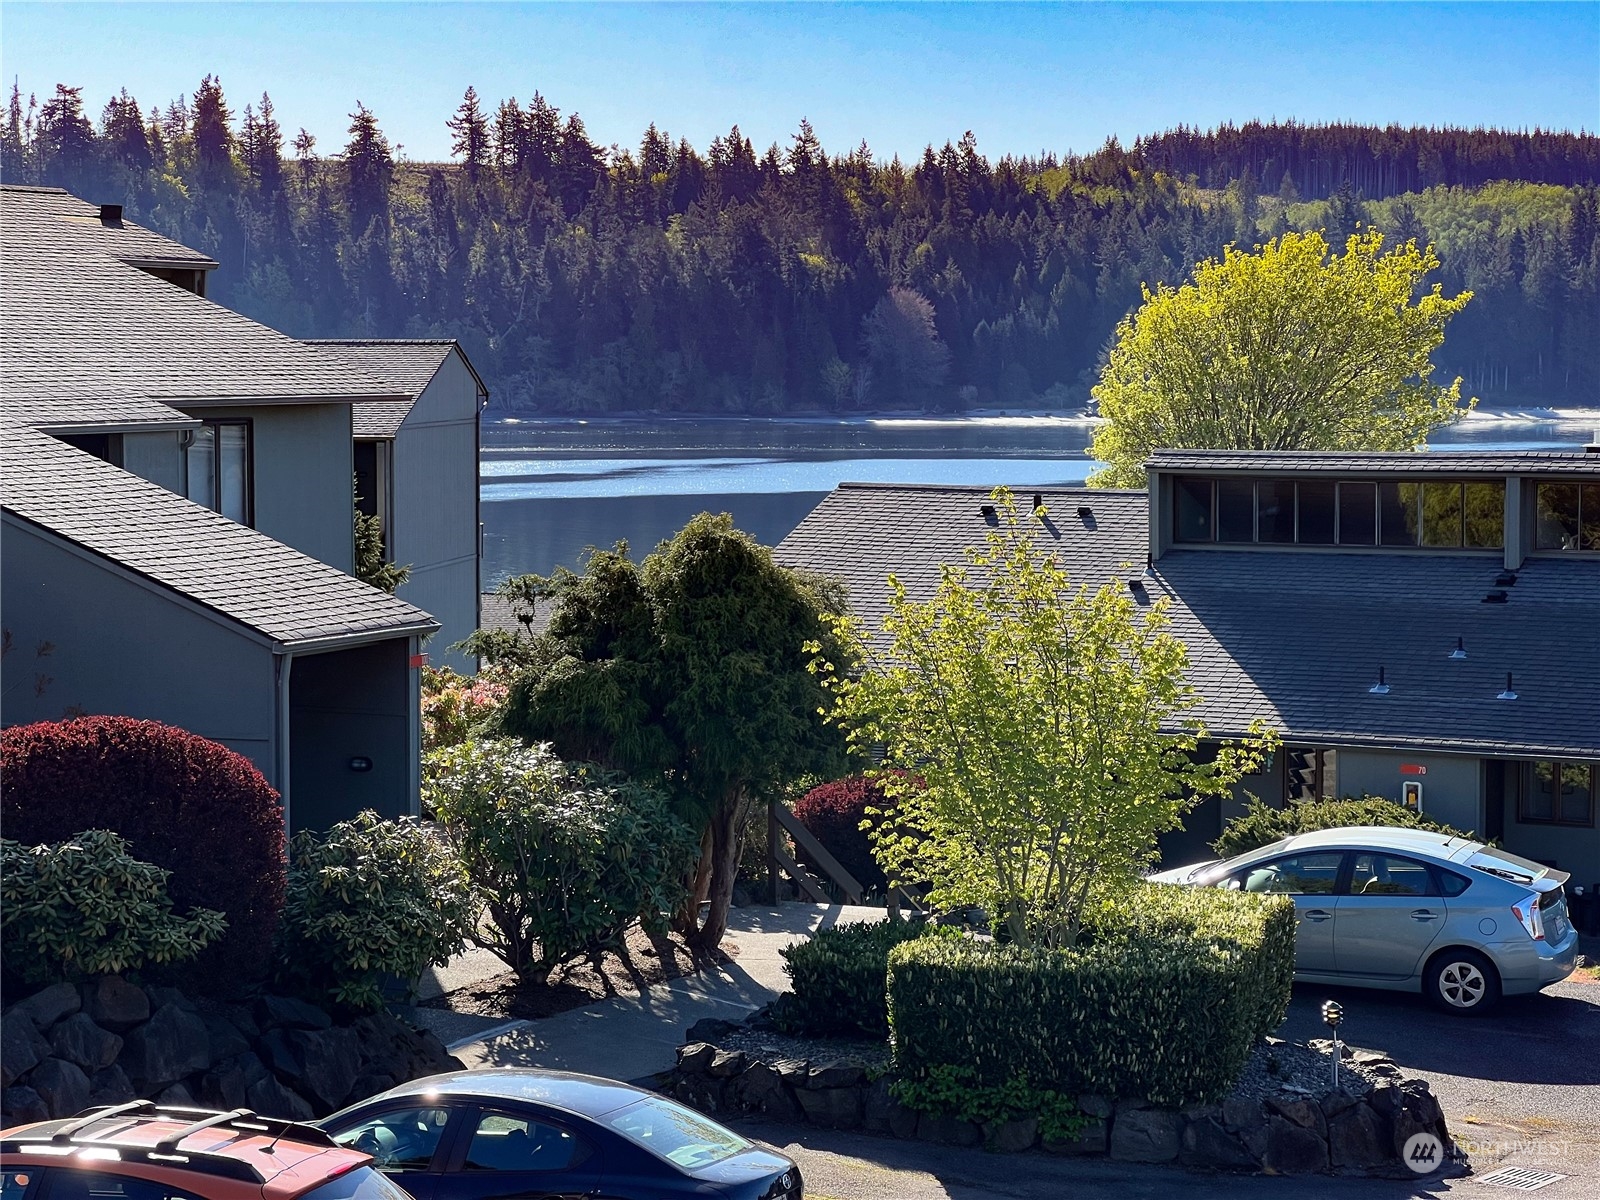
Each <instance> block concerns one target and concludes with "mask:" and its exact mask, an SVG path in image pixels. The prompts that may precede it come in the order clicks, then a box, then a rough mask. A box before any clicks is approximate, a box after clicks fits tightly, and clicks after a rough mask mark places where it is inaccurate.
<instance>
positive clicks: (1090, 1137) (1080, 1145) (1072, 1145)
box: [1041, 1117, 1111, 1154]
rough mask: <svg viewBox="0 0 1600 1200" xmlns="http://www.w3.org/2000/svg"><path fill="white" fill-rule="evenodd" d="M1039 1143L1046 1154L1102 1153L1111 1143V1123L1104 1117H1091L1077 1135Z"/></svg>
mask: <svg viewBox="0 0 1600 1200" xmlns="http://www.w3.org/2000/svg"><path fill="white" fill-rule="evenodd" d="M1041 1144H1042V1146H1043V1149H1044V1151H1045V1153H1046V1154H1104V1153H1105V1152H1106V1150H1107V1149H1108V1148H1109V1146H1110V1144H1111V1125H1110V1123H1109V1122H1108V1121H1107V1120H1106V1119H1105V1118H1104V1117H1093V1118H1091V1119H1090V1120H1089V1123H1088V1124H1086V1125H1085V1126H1084V1127H1083V1129H1082V1130H1081V1131H1080V1132H1079V1134H1078V1136H1077V1137H1075V1138H1066V1139H1063V1140H1060V1141H1056V1140H1047V1141H1045V1142H1043V1143H1041Z"/></svg>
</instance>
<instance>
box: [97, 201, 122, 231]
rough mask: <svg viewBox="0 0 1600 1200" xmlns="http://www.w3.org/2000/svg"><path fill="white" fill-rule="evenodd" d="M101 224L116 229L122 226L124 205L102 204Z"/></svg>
mask: <svg viewBox="0 0 1600 1200" xmlns="http://www.w3.org/2000/svg"><path fill="white" fill-rule="evenodd" d="M100 224H102V225H109V226H111V227H112V228H116V227H118V226H120V225H121V224H122V205H120V204H102V205H101V206H100Z"/></svg>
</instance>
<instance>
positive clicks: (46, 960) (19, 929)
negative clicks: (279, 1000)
mask: <svg viewBox="0 0 1600 1200" xmlns="http://www.w3.org/2000/svg"><path fill="white" fill-rule="evenodd" d="M167 876H168V872H166V871H164V870H162V869H161V868H160V867H158V866H156V865H155V864H153V863H147V862H140V861H139V860H138V859H136V858H134V857H133V856H132V855H131V854H129V853H128V843H127V842H125V841H124V840H123V839H122V838H120V837H118V836H117V835H116V834H114V833H112V832H110V831H109V830H105V829H90V830H87V831H85V832H83V833H80V834H78V835H77V836H76V837H73V838H71V839H69V840H67V841H64V842H61V843H59V844H56V845H48V844H46V845H39V846H24V845H22V843H20V842H14V841H12V840H11V839H9V838H6V839H4V840H0V951H3V953H4V957H5V968H6V971H7V973H12V974H15V975H16V976H18V977H19V978H21V979H22V980H24V981H25V982H27V983H38V984H43V983H53V982H56V981H57V980H62V979H72V980H78V979H85V978H88V977H90V976H94V975H109V974H113V973H116V972H121V971H131V970H138V969H139V968H140V967H143V966H144V965H145V964H146V963H168V962H181V961H183V960H185V959H190V958H193V957H194V956H195V955H196V954H198V953H199V952H200V950H201V949H203V948H204V947H205V946H206V945H207V944H208V943H210V942H212V941H214V940H215V939H216V938H217V937H218V936H220V935H221V933H222V931H223V929H224V928H225V927H226V924H227V922H226V921H225V920H224V919H223V916H222V914H221V913H219V912H215V911H213V910H211V909H206V908H197V909H194V910H193V911H192V912H191V913H190V914H189V915H188V916H187V917H182V916H179V915H178V914H177V913H174V912H173V911H172V899H171V897H170V896H168V895H167Z"/></svg>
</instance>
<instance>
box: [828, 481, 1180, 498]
mask: <svg viewBox="0 0 1600 1200" xmlns="http://www.w3.org/2000/svg"><path fill="white" fill-rule="evenodd" d="M995 487H1005V488H1010V489H1011V490H1012V491H1013V492H1055V493H1058V494H1059V493H1061V492H1085V493H1088V494H1090V495H1094V496H1147V495H1148V494H1149V493H1148V492H1147V491H1146V490H1145V489H1144V488H1102V487H1090V486H1089V485H1088V484H1086V483H1004V484H991V485H990V486H988V487H985V486H984V485H983V484H981V483H874V482H873V481H872V480H869V479H859V480H857V479H845V480H840V481H839V483H838V485H837V487H836V488H835V489H834V490H836V491H837V490H840V489H843V488H851V489H859V490H861V491H879V492H888V491H895V492H945V493H956V492H982V493H983V494H984V495H988V494H989V493H990V492H992V491H994V489H995Z"/></svg>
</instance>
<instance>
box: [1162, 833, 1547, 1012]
mask: <svg viewBox="0 0 1600 1200" xmlns="http://www.w3.org/2000/svg"><path fill="white" fill-rule="evenodd" d="M1568 878H1569V876H1568V875H1567V874H1566V873H1565V872H1562V871H1557V870H1553V869H1552V868H1550V867H1545V866H1541V865H1540V864H1539V863H1536V862H1530V861H1528V860H1527V859H1525V858H1521V857H1519V856H1517V855H1515V854H1510V853H1508V852H1506V851H1504V850H1499V849H1496V848H1494V847H1492V846H1486V845H1484V844H1483V843H1482V842H1474V841H1469V840H1467V839H1465V838H1458V837H1449V836H1447V835H1445V834H1441V833H1428V832H1424V831H1423V830H1420V829H1390V828H1385V827H1380V826H1359V827H1352V828H1345V829H1323V830H1319V831H1317V832H1315V833H1302V834H1298V835H1296V836H1295V837H1289V838H1284V839H1283V840H1282V841H1279V842H1274V843H1272V845H1270V846H1262V847H1260V848H1259V849H1257V850H1251V851H1249V852H1247V853H1245V854H1240V855H1238V856H1237V857H1235V858H1229V859H1220V860H1219V859H1212V860H1211V861H1209V862H1203V863H1198V864H1196V865H1193V866H1188V867H1178V868H1177V869H1175V870H1171V871H1162V872H1159V873H1157V874H1154V875H1152V876H1150V879H1151V881H1152V882H1156V883H1176V884H1189V885H1194V886H1200V887H1222V888H1237V889H1240V890H1242V891H1246V892H1276V893H1279V894H1281V895H1286V896H1292V897H1293V898H1294V908H1295V924H1296V928H1295V954H1294V966H1295V974H1294V977H1295V979H1296V980H1299V981H1301V982H1305V983H1332V984H1341V985H1345V986H1351V987H1372V988H1388V989H1391V990H1394V991H1406V992H1416V991H1421V992H1423V993H1424V994H1425V995H1427V997H1428V998H1429V999H1430V1000H1432V1001H1433V1002H1434V1003H1435V1004H1437V1005H1439V1006H1440V1007H1441V1008H1444V1009H1446V1010H1447V1011H1449V1012H1453V1013H1460V1014H1463V1015H1465V1014H1475V1013H1481V1012H1487V1011H1488V1010H1489V1009H1490V1008H1492V1007H1493V1006H1494V1005H1495V1003H1496V1002H1497V1001H1498V1000H1499V999H1500V997H1501V996H1502V995H1517V994H1518V993H1523V992H1536V991H1538V990H1539V989H1540V988H1542V987H1545V986H1546V985H1547V984H1552V983H1557V982H1559V981H1561V980H1563V979H1565V978H1566V977H1567V976H1568V975H1570V974H1572V971H1573V968H1574V967H1575V966H1576V965H1577V957H1578V933H1577V930H1576V929H1574V928H1573V926H1572V922H1571V921H1570V920H1569V919H1568V917H1567V904H1566V895H1565V893H1564V892H1563V891H1562V885H1563V884H1564V883H1566V881H1567V879H1568Z"/></svg>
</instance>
